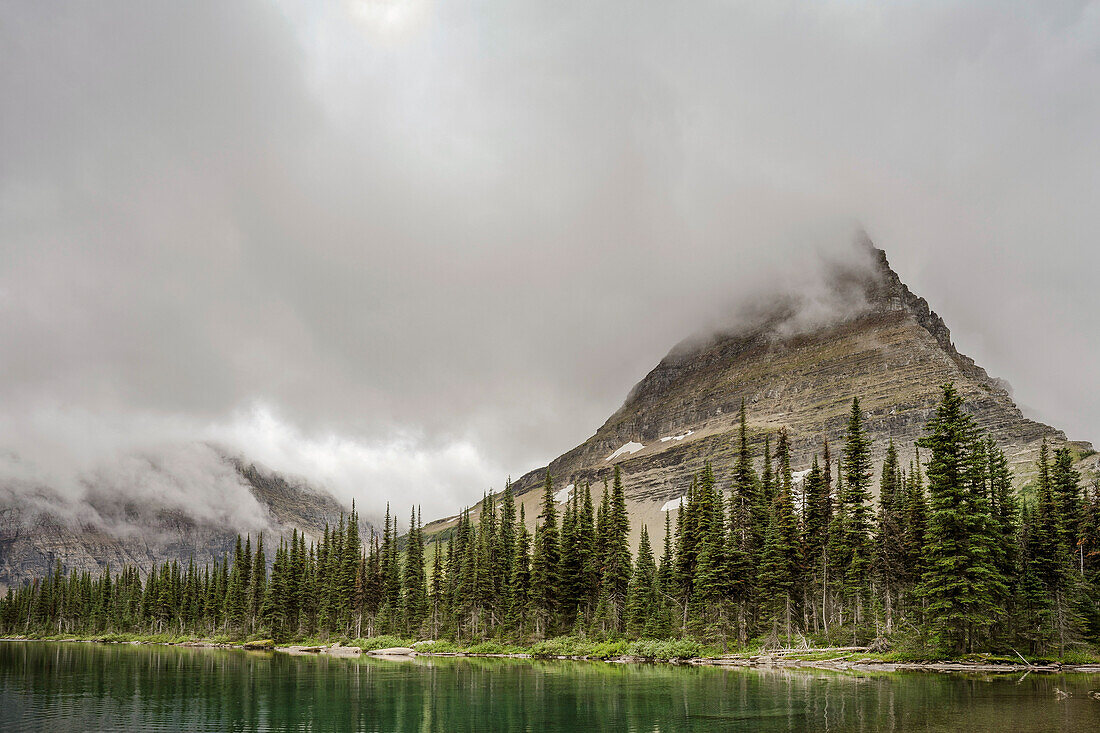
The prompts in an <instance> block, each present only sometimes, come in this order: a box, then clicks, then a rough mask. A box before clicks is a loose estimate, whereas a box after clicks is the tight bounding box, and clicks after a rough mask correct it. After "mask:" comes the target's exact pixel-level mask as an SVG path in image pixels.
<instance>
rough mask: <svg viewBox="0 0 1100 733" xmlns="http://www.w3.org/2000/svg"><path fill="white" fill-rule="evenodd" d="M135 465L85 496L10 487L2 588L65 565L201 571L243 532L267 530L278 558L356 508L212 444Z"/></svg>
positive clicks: (5, 498) (4, 498)
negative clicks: (279, 548) (288, 545)
mask: <svg viewBox="0 0 1100 733" xmlns="http://www.w3.org/2000/svg"><path fill="white" fill-rule="evenodd" d="M133 462H134V463H136V464H137V465H138V466H139V469H137V470H134V469H132V468H131V469H129V470H126V471H116V474H121V475H116V474H112V475H110V476H105V475H103V474H97V475H94V476H91V477H88V478H85V479H84V481H83V486H82V489H83V491H82V493H80V495H79V497H77V498H73V497H71V496H67V495H66V494H65V493H63V492H60V491H58V490H56V489H54V488H51V487H49V486H36V487H34V489H33V490H31V491H28V489H27V487H25V486H23V487H15V486H0V590H2V589H3V588H5V587H6V586H8V585H16V584H20V583H22V582H24V581H26V580H28V579H31V578H36V577H41V576H43V575H44V574H45V573H46V570H47V569H48V568H50V567H52V566H53V564H54V563H55V562H56V561H57V560H60V561H61V564H62V565H63V566H64V567H65V568H66V569H68V570H77V571H84V570H87V571H90V572H96V573H98V572H101V571H102V569H103V568H104V567H106V566H107V565H109V566H110V567H111V568H112V569H115V570H117V569H120V568H121V567H122V566H123V565H127V564H128V565H136V566H137V567H138V568H139V569H141V571H142V572H145V571H147V570H148V569H149V568H150V567H151V566H152V564H153V563H154V562H155V563H162V562H164V561H171V560H176V561H179V562H181V563H184V564H186V563H187V562H188V561H189V559H190V558H192V557H193V558H194V559H195V562H196V563H198V564H200V565H201V564H203V563H208V562H212V561H215V560H220V559H221V557H222V556H224V555H225V554H226V553H228V552H232V550H233V546H234V544H235V542H236V536H237V533H238V532H241V533H245V532H249V533H251V535H252V537H253V541H255V538H256V536H257V534H258V533H259V532H264V537H265V540H266V543H267V547H266V550H267V557H268V560H269V561H270V560H271V559H272V558H273V557H274V544H275V543H276V542H277V541H278V537H280V536H286V537H289V536H290V534H291V532H292V531H293V530H294V529H297V530H298V531H300V532H304V533H305V534H306V535H307V537H309V538H313V539H316V538H319V537H320V536H321V534H322V532H323V531H324V527H325V524H326V523H328V524H330V525H332V524H335V523H336V522H337V521H339V518H340V515H341V514H347V512H348V509H349V507H346V506H344V505H342V504H341V503H340V502H339V501H337V500H336V499H335V498H334V497H332V496H331V495H330V494H328V493H326V492H324V491H323V490H320V489H317V488H315V487H313V486H310V485H309V484H307V483H305V482H304V481H301V480H298V479H292V478H288V477H286V476H283V475H281V474H278V473H275V472H273V471H270V470H268V469H265V468H263V467H261V466H258V465H256V464H254V463H250V462H248V461H246V460H245V459H243V458H241V457H237V456H231V455H227V454H225V453H223V452H221V451H219V450H218V449H216V448H214V447H212V446H207V445H195V446H188V447H187V449H186V450H185V451H183V456H182V458H181V459H177V460H165V459H164V458H163V457H162V456H159V455H158V456H156V457H149V456H142V457H140V458H139V459H135V460H134V461H133ZM196 466H198V467H199V468H198V469H196ZM166 487H170V488H166ZM70 491H71V489H70ZM360 524H361V530H362V531H364V532H369V531H370V525H369V524H367V523H365V522H361V523H360Z"/></svg>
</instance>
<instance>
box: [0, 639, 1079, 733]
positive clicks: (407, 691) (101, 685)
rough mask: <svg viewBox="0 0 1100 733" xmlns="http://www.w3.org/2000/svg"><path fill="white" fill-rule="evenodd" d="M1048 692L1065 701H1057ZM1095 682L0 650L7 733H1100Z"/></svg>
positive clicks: (29, 646)
mask: <svg viewBox="0 0 1100 733" xmlns="http://www.w3.org/2000/svg"><path fill="white" fill-rule="evenodd" d="M1055 688H1059V689H1061V690H1064V691H1066V692H1068V693H1070V697H1068V698H1065V699H1059V698H1058V696H1057V695H1056V694H1055V691H1054V690H1055ZM1090 690H1100V675H1036V674H1031V675H1011V676H959V675H944V674H934V673H893V674H879V675H871V676H868V675H847V674H838V673H825V672H816V671H761V670H724V669H715V668H684V667H672V666H667V665H619V664H606V663H600V662H591V663H589V662H543V661H527V660H497V659H439V658H426V657H422V658H419V659H416V660H410V661H382V660H374V659H368V658H363V659H338V658H329V657H289V656H284V655H281V654H271V653H264V652H244V651H237V650H222V649H183V648H174V647H158V646H129V645H100V644H78V643H51V642H0V731H5V732H7V731H23V730H35V731H38V730H45V731H50V732H51V733H63V732H64V731H85V730H94V731H110V730H117V731H137V730H172V731H176V730H188V731H192V730H194V731H198V730H219V731H221V730H232V731H266V730H310V731H323V730H364V731H447V732H451V731H487V730H509V731H512V730H515V731H533V732H537V733H542V732H547V731H590V730H614V731H724V730H730V731H739V730H744V731H787V730H813V731H849V730H857V731H893V730H896V731H912V730H942V731H998V732H999V733H1004V732H1005V731H1040V730H1049V731H1089V732H1090V733H1095V732H1096V731H1100V700H1093V699H1091V698H1090V697H1089V694H1088V693H1089V691H1090Z"/></svg>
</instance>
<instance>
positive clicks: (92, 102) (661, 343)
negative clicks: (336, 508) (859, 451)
mask: <svg viewBox="0 0 1100 733" xmlns="http://www.w3.org/2000/svg"><path fill="white" fill-rule="evenodd" d="M0 141H2V142H0V452H6V455H7V459H6V460H7V461H8V462H9V463H11V462H18V463H19V465H20V466H22V469H21V470H32V469H33V470H34V471H43V472H53V480H59V479H58V476H61V475H62V474H63V473H64V472H65V471H70V470H72V471H75V470H78V469H79V470H84V469H85V468H86V467H87V466H89V465H92V464H94V463H96V462H98V461H102V460H106V458H105V457H109V456H112V455H117V454H124V453H126V452H128V451H132V450H144V449H148V448H150V447H156V446H165V445H174V444H179V443H182V442H186V441H190V440H195V439H203V440H216V441H220V442H222V443H225V444H227V445H231V446H233V447H235V448H236V449H238V450H241V451H243V452H244V453H245V454H247V455H249V456H251V457H254V458H256V459H258V460H260V461H262V462H264V463H265V464H267V465H269V466H271V467H272V468H276V469H281V470H288V471H293V472H297V473H300V474H302V475H305V476H309V477H311V478H313V479H316V480H318V481H321V482H324V483H326V484H328V485H329V486H331V487H332V488H333V489H334V490H335V491H337V492H338V493H339V494H341V495H342V496H345V497H350V496H357V497H359V498H360V501H361V503H363V504H365V505H366V506H367V507H368V510H370V509H376V508H377V507H379V506H381V503H382V502H384V501H385V500H386V499H393V500H394V501H396V502H398V503H399V504H401V505H407V504H408V503H409V502H411V501H418V502H423V503H424V505H425V510H424V513H425V515H428V516H435V515H437V514H442V513H449V512H451V511H452V510H454V509H456V508H458V507H459V506H460V505H462V504H464V503H467V502H470V501H473V500H476V499H477V498H479V497H480V495H481V492H482V491H483V490H484V489H486V488H489V487H499V486H500V485H501V484H502V483H503V481H504V478H505V476H506V475H508V474H509V473H510V474H512V475H513V476H515V475H518V474H520V473H522V472H524V471H526V470H528V469H529V468H533V467H536V466H538V465H543V464H544V463H545V462H546V461H547V460H549V459H551V458H553V457H554V456H556V455H558V454H559V453H561V452H563V451H565V450H567V449H568V448H571V447H572V446H574V445H575V444H577V443H579V442H581V441H583V440H584V439H585V438H586V437H588V436H589V435H590V434H591V433H592V432H593V431H594V430H595V428H596V427H598V426H599V425H600V424H601V423H602V422H603V420H604V419H605V418H606V417H607V416H608V415H609V414H610V413H611V412H612V411H613V410H615V409H616V408H617V407H618V406H619V404H621V402H622V400H623V398H624V397H625V395H626V393H627V391H628V390H629V388H630V387H631V385H633V384H634V383H635V382H636V381H637V380H638V379H640V378H641V377H642V376H644V374H645V373H646V372H647V371H648V370H649V369H650V368H651V367H652V366H654V365H655V364H656V363H657V361H658V360H659V359H660V358H661V357H662V356H663V355H664V354H665V353H666V352H667V351H668V349H669V348H670V347H671V346H672V345H673V344H674V343H676V342H677V341H679V340H680V339H681V338H683V337H684V336H687V335H688V334H690V333H692V332H694V331H697V330H699V329H701V328H705V327H707V325H708V324H712V323H719V322H722V320H723V318H724V317H725V316H726V315H727V314H729V313H733V312H735V310H736V308H737V307H738V306H739V305H743V304H744V303H745V302H746V301H747V300H751V299H752V298H755V297H759V296H760V295H761V294H762V293H765V292H767V291H768V290H770V289H783V288H787V289H789V288H796V287H802V286H803V285H804V283H805V282H807V278H810V279H812V277H814V275H813V273H814V272H816V265H817V264H818V263H819V262H820V259H821V257H824V258H826V259H827V258H829V257H838V256H843V254H842V253H843V251H844V248H845V247H847V246H848V244H847V243H848V242H849V240H850V239H851V236H852V231H853V230H854V228H855V227H857V226H859V225H862V226H863V227H864V228H865V229H866V230H867V232H868V233H869V234H870V235H871V237H872V238H873V239H874V240H875V242H876V244H878V246H880V247H883V248H884V249H886V250H887V252H888V254H889V256H890V258H891V261H892V263H893V264H894V266H895V269H897V270H898V271H899V272H900V273H901V275H902V278H903V279H904V280H906V281H907V282H908V284H909V285H910V286H911V287H912V288H913V289H914V290H915V291H917V292H918V293H919V294H922V295H924V296H925V297H927V298H928V299H929V301H930V303H931V304H932V307H933V308H934V309H936V310H937V311H938V312H940V313H941V315H943V316H944V318H945V319H946V320H947V323H948V324H949V326H951V328H952V329H953V334H954V337H955V342H956V344H957V346H958V347H959V348H960V350H962V351H963V352H964V353H968V354H970V355H971V356H973V357H975V358H976V359H977V360H978V362H979V363H981V364H983V365H984V366H986V367H987V368H988V369H989V370H990V372H991V373H992V374H994V375H996V376H1000V377H1004V378H1006V379H1007V380H1008V381H1009V382H1011V384H1012V385H1013V386H1014V387H1015V391H1016V392H1015V393H1016V397H1017V399H1018V400H1019V401H1020V403H1021V404H1023V405H1026V406H1027V407H1028V408H1030V409H1031V410H1032V414H1035V415H1037V416H1039V417H1041V418H1043V419H1045V420H1047V421H1049V422H1051V423H1053V424H1054V425H1056V426H1058V427H1061V428H1063V429H1065V430H1066V431H1067V432H1068V433H1069V435H1070V437H1073V438H1080V439H1092V440H1097V441H1100V390H1097V389H1096V386H1097V385H1096V375H1097V373H1098V370H1097V364H1098V363H1100V339H1098V338H1097V333H1098V331H1097V326H1096V321H1095V318H1096V314H1097V311H1098V306H1100V295H1098V290H1097V281H1098V278H1100V274H1098V273H1100V251H1098V247H1097V245H1098V244H1100V241H1098V240H1100V3H1096V2H1091V3H1090V2H1058V1H1048V2H1043V3H1034V2H1006V1H1005V0H994V1H991V2H966V3H958V4H955V3H948V2H927V0H921V1H918V2H892V3H888V4H887V3H884V4H881V6H874V7H873V6H869V5H864V4H862V3H856V2H821V1H820V0H819V1H815V2H807V3H793V2H767V3H740V2H705V1H701V0H696V1H695V2H691V3H671V2H639V1H638V0H629V1H628V0H623V1H621V2H600V1H598V0H585V1H584V2H555V3H534V2H516V1H515V0H501V1H499V2H495V1H488V0H487V1H484V2H461V1H459V0H435V1H434V2H433V1H432V0H359V1H355V2H353V1H350V0H349V1H347V2H339V1H333V2H309V3H306V2H296V1H294V0H279V1H267V2H264V1H260V0H255V1H251V2H250V1H248V0H234V2H225V1H224V0H216V1H213V2H187V3H179V2H168V3H158V2H142V3H133V2H109V1H104V0H101V1H99V2H94V3H91V2H72V3H62V2H50V3H43V2H26V1H22V0H18V1H9V0H0ZM819 253H820V254H819ZM28 467H32V469H30V468H28Z"/></svg>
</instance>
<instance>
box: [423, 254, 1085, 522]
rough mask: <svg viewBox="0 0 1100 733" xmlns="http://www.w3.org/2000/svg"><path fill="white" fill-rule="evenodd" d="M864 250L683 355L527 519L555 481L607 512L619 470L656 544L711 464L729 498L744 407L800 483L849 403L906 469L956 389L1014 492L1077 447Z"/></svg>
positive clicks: (566, 470)
mask: <svg viewBox="0 0 1100 733" xmlns="http://www.w3.org/2000/svg"><path fill="white" fill-rule="evenodd" d="M856 250H857V251H856V256H855V257H854V258H853V259H852V260H851V261H847V262H845V263H843V264H833V265H829V266H828V271H827V273H826V277H825V278H824V281H825V289H824V291H823V292H822V293H817V294H806V293H803V294H794V295H786V296H783V297H780V298H778V299H776V301H775V302H771V303H768V304H766V305H764V306H762V307H759V308H758V309H757V310H756V312H754V313H750V314H745V315H743V316H742V317H741V318H739V319H738V320H739V325H738V326H737V327H734V328H730V329H727V330H726V331H725V332H723V333H720V334H718V335H710V336H707V337H705V338H692V339H688V340H686V341H684V342H682V343H681V344H679V345H677V346H676V347H675V348H673V349H672V351H671V352H670V353H669V354H668V355H667V356H666V357H665V358H664V359H663V360H662V361H661V362H660V364H658V365H657V366H656V367H655V368H654V369H653V370H652V371H651V372H650V373H649V374H647V375H646V377H645V378H644V379H643V380H642V381H641V382H639V383H638V384H637V385H635V387H634V388H633V389H632V390H630V393H629V395H628V396H627V398H626V401H625V402H624V403H623V405H622V407H620V408H619V409H618V410H617V411H616V412H615V413H614V414H613V415H611V417H609V418H608V419H607V421H606V422H605V423H604V424H603V425H602V426H601V427H600V428H599V429H598V430H597V431H596V433H595V434H594V435H593V436H592V437H591V438H589V439H588V440H586V441H585V442H584V443H582V444H581V445H579V446H577V447H576V448H574V449H572V450H570V451H568V452H567V453H565V454H563V455H561V456H559V457H558V458H556V459H554V460H553V461H551V462H550V465H549V466H548V467H541V468H537V469H535V470H533V471H530V472H529V473H527V474H525V475H524V476H522V477H521V478H520V479H519V480H518V481H516V482H515V483H514V484H513V487H514V490H515V492H516V493H517V495H518V496H519V501H520V502H521V503H522V504H524V506H525V508H526V513H527V517H528V520H529V521H530V522H532V523H533V520H534V517H535V516H537V514H538V511H539V510H538V505H539V501H540V498H541V495H542V492H541V487H542V485H543V481H544V477H545V474H546V471H547V468H548V469H549V471H550V474H551V475H552V477H553V480H554V484H555V490H556V491H561V492H562V493H560V494H559V496H560V497H561V498H562V500H563V501H564V498H565V496H567V494H568V492H567V491H564V489H568V488H570V487H572V486H577V485H581V484H582V483H583V482H585V481H588V482H591V485H592V487H593V490H594V493H595V497H596V498H595V500H596V501H598V497H599V492H600V491H602V484H603V482H604V481H609V480H610V477H611V475H612V472H613V469H614V467H615V466H616V465H618V466H619V467H620V469H621V471H622V476H623V482H624V488H625V493H626V498H627V502H628V509H629V511H630V514H631V527H632V531H633V534H634V540H635V541H636V540H637V535H638V533H639V532H640V529H641V525H642V524H643V523H645V524H647V525H648V526H649V529H650V534H651V536H652V535H654V534H655V533H656V535H657V536H660V535H661V533H662V532H663V524H664V510H665V509H667V508H668V507H671V506H674V505H675V500H676V499H677V498H678V497H680V496H683V495H684V493H685V491H686V489H687V487H688V485H689V484H690V482H691V477H692V475H693V474H694V473H695V472H697V471H698V470H699V469H700V468H701V467H702V466H703V464H704V462H705V461H707V460H710V461H711V462H712V464H713V467H714V470H715V474H716V478H717V479H718V481H719V485H720V486H729V483H730V468H731V462H732V456H733V448H732V441H734V439H735V438H736V435H737V427H738V425H737V415H738V410H739V408H740V405H741V402H742V400H744V403H745V405H746V408H747V412H748V423H749V429H750V432H751V435H752V441H753V442H754V444H755V445H756V451H757V456H758V461H759V457H760V456H762V453H763V440H764V436H765V435H768V434H771V435H773V436H774V434H775V432H776V431H778V430H779V429H780V428H781V427H786V429H787V431H788V433H789V436H790V439H791V446H792V451H793V452H792V469H793V470H794V471H796V472H797V471H799V470H806V469H808V468H809V466H810V463H811V461H812V459H813V456H814V454H815V453H820V452H821V449H822V445H823V441H824V440H826V439H827V440H828V441H829V444H830V445H831V446H833V447H834V454H833V455H837V452H836V451H837V450H838V449H839V448H840V447H841V445H842V441H843V435H844V432H845V427H846V423H847V416H848V411H849V410H850V407H851V402H852V398H853V397H859V399H860V405H861V407H862V408H863V410H864V418H865V426H866V428H867V431H868V433H869V434H870V437H871V438H872V439H873V441H874V451H875V456H874V457H875V460H876V463H879V462H881V459H882V456H883V454H884V453H885V449H886V446H887V444H888V441H890V440H893V441H894V443H895V444H896V445H897V446H898V448H899V452H900V453H901V455H902V457H903V459H905V460H906V461H907V460H908V458H909V457H911V456H912V452H913V444H914V441H915V440H916V438H917V437H918V436H919V435H920V434H921V431H922V429H923V427H924V425H925V423H926V422H927V421H928V418H929V417H930V415H931V414H932V411H933V409H934V407H935V405H936V404H937V402H938V400H939V396H940V387H941V385H943V384H945V383H947V382H953V383H954V384H955V386H956V388H957V389H958V390H959V391H960V392H961V393H962V394H963V396H964V397H965V398H966V400H967V409H968V410H969V411H970V412H971V413H972V414H973V416H974V417H975V419H976V420H977V423H978V424H979V425H980V426H981V427H982V428H983V429H985V430H986V431H988V432H989V434H990V435H992V436H993V437H994V438H995V439H996V440H997V441H998V442H999V443H1000V444H1001V446H1002V447H1003V448H1004V450H1005V452H1006V454H1007V455H1008V457H1009V460H1010V461H1011V462H1012V464H1013V468H1014V469H1015V472H1016V478H1017V483H1019V484H1022V483H1023V482H1024V481H1026V480H1027V478H1028V477H1029V475H1030V473H1031V472H1032V470H1033V469H1032V464H1033V462H1034V460H1035V459H1036V457H1037V455H1038V452H1039V446H1040V444H1041V442H1042V441H1043V440H1046V441H1047V442H1048V443H1050V444H1052V445H1054V446H1059V445H1062V444H1065V443H1067V442H1068V441H1067V438H1066V436H1065V434H1064V433H1063V432H1062V431H1060V430H1057V429H1055V428H1053V427H1051V426H1049V425H1045V424H1043V423H1040V422H1037V421H1035V420H1032V419H1029V418H1028V417H1026V416H1025V415H1024V414H1023V413H1022V412H1021V410H1020V409H1019V408H1018V407H1017V406H1016V404H1015V403H1014V402H1013V400H1012V396H1011V393H1010V391H1009V387H1008V385H1007V384H1006V383H1005V382H1004V381H1002V380H1000V379H996V378H993V377H990V376H989V374H988V373H987V372H986V371H985V369H983V368H982V367H980V366H978V365H977V364H976V363H975V362H974V360H973V359H971V358H969V357H967V356H965V355H964V354H962V353H960V352H959V351H958V349H956V347H955V345H954V344H953V343H952V341H951V332H950V330H949V329H948V327H947V325H946V324H945V323H944V321H943V319H942V318H941V317H940V316H939V315H937V314H936V313H935V312H934V311H932V310H931V309H930V308H929V306H928V303H927V301H925V299H924V298H921V297H918V296H917V295H915V294H914V293H913V292H912V291H911V290H910V289H909V288H908V287H907V286H906V285H905V284H904V283H903V282H902V281H901V278H900V277H899V276H898V275H897V273H895V272H894V270H893V269H892V268H891V267H890V264H889V262H888V261H887V258H886V254H885V252H883V251H882V250H880V249H876V248H875V247H874V246H873V245H872V244H871V243H870V241H866V240H865V241H861V242H859V243H858V244H857V247H856ZM1073 446H1074V447H1075V448H1076V450H1077V454H1078V455H1079V456H1083V457H1084V458H1083V459H1082V461H1081V465H1082V466H1083V467H1085V468H1092V469H1095V468H1097V465H1098V464H1097V457H1096V456H1095V455H1092V446H1091V445H1090V444H1088V443H1074V444H1073ZM475 514H476V513H475ZM453 521H454V518H453V517H452V518H448V519H444V520H438V521H437V522H434V523H432V524H430V525H427V526H426V527H425V531H426V532H433V531H440V530H443V529H446V528H447V527H448V526H450V524H451V523H452V522H453Z"/></svg>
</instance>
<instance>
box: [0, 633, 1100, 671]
mask: <svg viewBox="0 0 1100 733" xmlns="http://www.w3.org/2000/svg"><path fill="white" fill-rule="evenodd" d="M13 638H17V639H26V640H36V641H81V642H102V643H115V644H166V645H209V646H221V647H245V646H250V647H253V648H272V647H274V646H275V644H274V643H273V642H271V641H270V640H261V639H255V638H247V639H241V638H233V637H229V636H219V635H215V636H205V637H204V636H193V635H177V634H130V633H126V634H100V635H93V636H82V635H78V634H28V635H26V636H19V637H13ZM337 642H339V643H340V645H341V646H350V647H358V648H360V649H362V650H363V651H365V652H366V651H372V650H376V649H385V648H389V647H412V648H415V649H416V650H417V652H418V653H421V654H440V655H444V654H448V655H449V654H454V655H525V656H530V657H535V658H544V659H548V658H557V657H576V658H585V659H594V660H624V659H626V660H629V659H634V660H640V661H654V662H667V661H677V660H689V659H695V660H718V659H727V660H728V659H743V660H761V659H769V660H782V661H786V662H795V661H801V662H839V661H845V660H846V661H858V662H861V663H868V662H875V663H882V664H912V663H936V662H938V663H960V664H984V665H1018V664H1022V663H1025V660H1026V663H1027V664H1032V665H1036V666H1043V665H1052V664H1062V665H1088V664H1100V655H1096V654H1092V653H1086V652H1072V653H1067V654H1065V655H1063V656H1058V657H1052V656H1026V655H1024V656H1016V655H1005V654H988V653H979V654H967V655H962V656H956V657H945V656H944V655H943V654H940V653H937V652H935V651H933V650H919V649H918V650H913V649H908V650H905V651H887V652H878V653H875V652H869V651H843V650H812V649H811V650H806V651H783V652H776V651H774V650H766V649H763V648H761V647H760V646H749V647H746V648H743V649H737V650H728V649H727V650H723V649H721V648H720V647H718V646H715V645H708V644H704V643H701V642H698V641H695V640H692V639H619V640H612V641H601V640H594V639H584V638H580V637H575V636H559V637H554V638H551V639H545V640H542V641H537V642H533V643H531V644H515V643H508V642H503V641H496V640H481V641H470V642H456V641H449V640H438V641H423V640H417V639H411V638H403V637H398V636H376V637H370V638H361V639H331V638H329V639H320V638H316V637H314V638H299V639H294V640H291V641H288V642H286V643H285V644H286V645H301V646H327V645H331V644H334V643H337ZM280 645H283V644H280Z"/></svg>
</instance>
